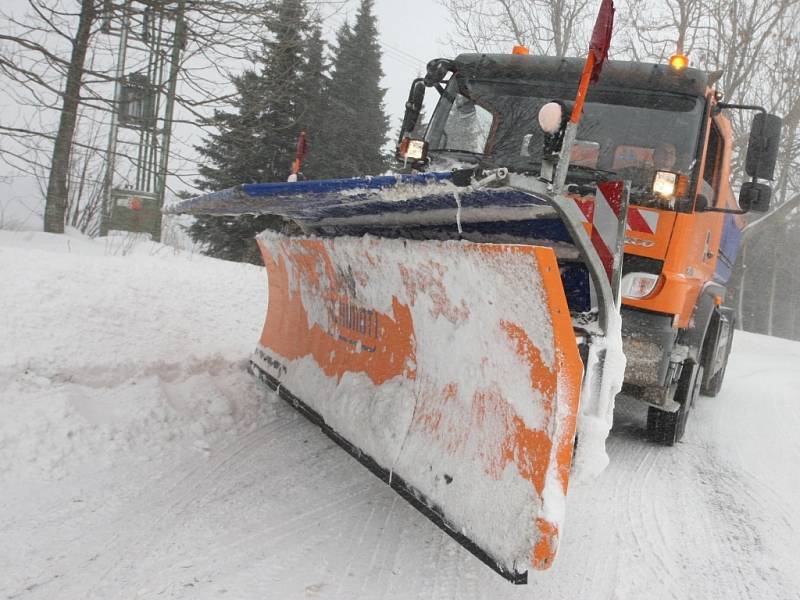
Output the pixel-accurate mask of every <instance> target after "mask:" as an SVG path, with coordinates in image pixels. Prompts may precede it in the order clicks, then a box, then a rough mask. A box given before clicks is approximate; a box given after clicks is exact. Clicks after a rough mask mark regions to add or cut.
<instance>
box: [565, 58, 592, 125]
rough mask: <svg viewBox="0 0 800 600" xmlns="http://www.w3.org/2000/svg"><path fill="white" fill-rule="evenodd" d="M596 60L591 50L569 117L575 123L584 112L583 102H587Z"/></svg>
mask: <svg viewBox="0 0 800 600" xmlns="http://www.w3.org/2000/svg"><path fill="white" fill-rule="evenodd" d="M594 60H595V59H594V52H591V51H590V52H589V55H588V56H587V57H586V64H585V65H584V66H583V75H581V82H580V85H578V95H577V96H575V107H574V108H573V109H572V115H571V116H570V118H569V120H570V123H574V124H575V125H577V124H578V122H579V121H580V120H581V115H582V114H583V104H584V102H586V93H587V92H588V91H589V81H590V80H591V78H592V71H593V70H594Z"/></svg>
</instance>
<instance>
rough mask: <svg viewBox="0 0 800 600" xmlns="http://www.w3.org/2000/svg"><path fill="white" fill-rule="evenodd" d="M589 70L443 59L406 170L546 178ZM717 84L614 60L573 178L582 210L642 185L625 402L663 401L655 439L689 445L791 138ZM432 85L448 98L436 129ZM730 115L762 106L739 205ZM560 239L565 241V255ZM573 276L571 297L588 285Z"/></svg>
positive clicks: (575, 65) (594, 98) (702, 75)
mask: <svg viewBox="0 0 800 600" xmlns="http://www.w3.org/2000/svg"><path fill="white" fill-rule="evenodd" d="M583 66H584V61H583V59H573V58H564V59H561V58H554V57H542V56H532V55H524V54H514V55H488V54H464V55H461V56H459V57H457V58H456V59H454V60H445V59H436V60H433V61H431V62H430V63H429V65H428V73H427V75H426V77H425V78H420V79H418V80H415V81H414V83H413V84H412V87H411V92H410V94H409V100H408V103H407V105H406V109H407V110H406V115H405V118H404V122H403V127H402V130H401V136H400V143H399V144H398V159H399V160H400V161H401V164H400V166H399V169H400V170H401V171H405V172H424V171H431V172H436V171H442V170H444V169H448V168H449V169H464V168H467V169H473V170H474V172H475V173H479V172H480V170H481V169H482V168H492V167H504V168H507V169H508V170H509V171H511V172H516V173H522V174H529V175H537V176H539V180H540V181H548V176H549V175H548V173H547V172H545V169H544V168H543V165H544V164H545V163H546V160H545V157H546V155H547V152H548V148H549V150H550V151H551V154H552V150H553V147H558V146H559V144H560V143H561V141H562V139H563V135H564V128H565V126H566V125H565V124H566V121H567V119H568V118H569V116H570V111H571V110H572V102H571V101H572V99H574V98H575V93H576V90H577V87H578V82H579V80H580V77H581V72H582V69H583ZM676 67H678V68H676ZM717 78H718V75H715V74H709V73H706V72H704V71H701V70H698V69H692V68H687V67H686V64H685V63H683V64H680V65H676V66H672V65H661V64H650V63H638V62H622V61H609V62H608V63H606V65H605V66H604V68H603V71H602V75H601V76H600V80H599V81H598V82H597V83H596V84H594V85H592V86H591V87H590V88H589V92H588V95H587V98H586V104H585V105H584V107H583V114H582V118H581V121H580V125H579V126H578V129H577V134H576V139H575V142H574V146H573V147H572V151H571V154H570V157H569V167H568V169H567V175H566V185H567V193H568V194H569V195H571V196H573V197H575V198H576V200H577V201H578V202H584V203H585V202H586V201H587V199H591V198H592V197H593V194H594V187H593V186H595V185H596V184H597V183H598V182H601V181H610V180H624V181H627V182H628V188H629V190H630V198H629V200H630V204H629V210H628V221H627V230H626V234H625V246H624V261H623V265H622V278H621V294H622V303H623V306H622V311H621V312H622V331H623V346H624V350H625V355H626V358H627V367H626V372H625V382H624V388H623V392H624V393H625V394H627V395H629V396H633V397H635V398H637V399H639V400H641V401H642V402H645V403H646V404H648V405H649V407H650V408H649V412H648V423H647V426H648V430H649V433H650V434H651V436H652V438H653V439H654V440H656V441H658V442H661V443H665V444H670V445H671V444H673V443H675V442H676V441H678V440H679V439H680V438H681V436H682V435H683V432H684V428H685V424H686V419H687V416H688V414H689V411H690V409H691V407H692V404H693V402H694V400H695V398H696V397H697V395H698V394H699V393H701V392H702V393H704V394H706V395H711V396H713V395H716V394H717V392H718V391H719V389H720V386H721V384H722V379H723V377H724V374H725V368H726V364H727V360H728V354H729V353H730V348H731V343H732V339H733V328H734V315H733V311H732V310H731V309H730V308H728V307H727V306H726V303H725V300H726V284H727V283H728V281H729V279H730V277H731V274H732V271H733V267H734V263H735V261H736V255H737V250H738V247H739V243H740V241H741V232H742V228H743V226H744V223H745V222H744V220H743V218H742V216H741V215H742V214H744V213H746V212H747V211H749V210H753V211H762V212H763V211H766V210H768V207H769V202H770V195H771V189H770V187H769V185H768V184H767V183H766V181H769V180H771V179H772V177H773V171H774V166H775V160H776V156H777V148H778V142H779V138H780V128H781V120H780V118H778V117H776V116H774V115H769V114H767V113H766V111H764V109H762V108H760V107H755V106H744V105H733V104H726V103H724V102H723V101H722V93H721V92H720V91H719V90H718V89H717V88H716V83H717ZM426 88H428V89H429V88H434V89H435V90H436V91H437V92H438V94H439V98H438V103H437V106H436V109H435V111H434V112H433V115H432V117H431V119H430V122H429V123H427V124H426V125H425V126H422V124H421V123H420V122H419V121H420V119H419V117H420V114H421V107H422V103H423V99H424V96H425V90H426ZM553 103H556V104H558V105H559V106H560V107H562V109H563V121H562V125H561V130H560V132H559V133H556V134H549V133H547V132H545V131H543V129H542V127H544V126H543V125H542V126H540V125H539V124H538V123H537V119H538V118H541V115H542V114H543V113H542V111H545V112H546V111H547V109H546V108H544V107H545V106H546V105H550V106H552V105H553ZM730 110H752V111H755V112H756V116H755V118H754V119H753V128H752V131H751V137H750V143H749V146H748V151H747V152H748V153H747V159H746V161H745V162H746V168H745V170H746V175H747V176H748V177H749V179H750V180H749V181H746V182H745V183H744V184H742V186H741V191H740V194H739V198H738V201H737V198H736V197H735V196H734V193H733V189H732V187H731V177H732V173H731V167H730V165H731V155H732V152H733V134H732V128H731V124H730V121H729V120H728V118H727V117H726V114H725V113H726V112H728V111H730ZM539 123H541V121H539ZM539 237H541V236H539ZM559 242H560V240H559V239H558V237H557V236H553V245H554V246H556V247H558V244H559ZM522 243H524V242H522ZM567 271H569V270H568V269H562V277H563V278H564V287H565V289H567V290H569V289H571V288H574V287H576V286H577V287H580V285H581V284H580V282H578V283H576V282H575V281H574V273H572V274H569V273H567ZM571 308H575V307H573V306H572V305H571ZM575 312H580V307H577V308H575Z"/></svg>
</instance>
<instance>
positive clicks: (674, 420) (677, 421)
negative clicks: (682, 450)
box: [647, 363, 703, 446]
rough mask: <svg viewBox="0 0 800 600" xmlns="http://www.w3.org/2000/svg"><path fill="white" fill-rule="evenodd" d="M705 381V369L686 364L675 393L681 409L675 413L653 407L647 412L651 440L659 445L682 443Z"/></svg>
mask: <svg viewBox="0 0 800 600" xmlns="http://www.w3.org/2000/svg"><path fill="white" fill-rule="evenodd" d="M702 381H703V367H701V366H698V365H696V364H694V363H686V364H684V366H683V373H682V374H681V379H680V381H679V382H678V389H677V390H676V391H675V401H676V402H677V403H678V404H680V405H681V407H680V408H679V409H678V410H677V411H675V412H667V411H665V410H661V409H658V408H655V407H653V406H651V407H650V408H649V409H648V411H647V433H648V435H649V436H650V439H651V440H652V441H654V442H656V443H658V444H664V445H665V446H674V445H675V444H676V443H677V442H679V441H681V439H682V438H683V434H684V432H685V431H686V421H687V420H688V419H689V412H691V410H692V407H693V406H694V402H695V400H696V399H697V397H698V396H699V395H700V383H701V382H702Z"/></svg>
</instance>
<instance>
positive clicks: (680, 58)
mask: <svg viewBox="0 0 800 600" xmlns="http://www.w3.org/2000/svg"><path fill="white" fill-rule="evenodd" d="M669 66H670V67H672V68H673V69H675V70H676V71H683V70H684V69H685V68H686V67H688V66H689V57H688V56H686V55H685V54H681V53H680V52H676V53H675V54H673V55H672V56H670V57H669Z"/></svg>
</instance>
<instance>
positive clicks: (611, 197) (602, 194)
mask: <svg viewBox="0 0 800 600" xmlns="http://www.w3.org/2000/svg"><path fill="white" fill-rule="evenodd" d="M624 190H625V184H624V182H622V181H604V182H602V183H598V184H597V193H596V194H595V201H594V215H593V218H592V238H591V239H592V244H593V245H594V248H595V250H596V251H597V254H598V255H599V256H600V260H601V261H602V263H603V267H605V270H606V275H608V280H609V281H612V280H613V276H614V252H615V251H616V248H617V238H618V237H619V220H620V216H621V212H622V194H623V192H624Z"/></svg>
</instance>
